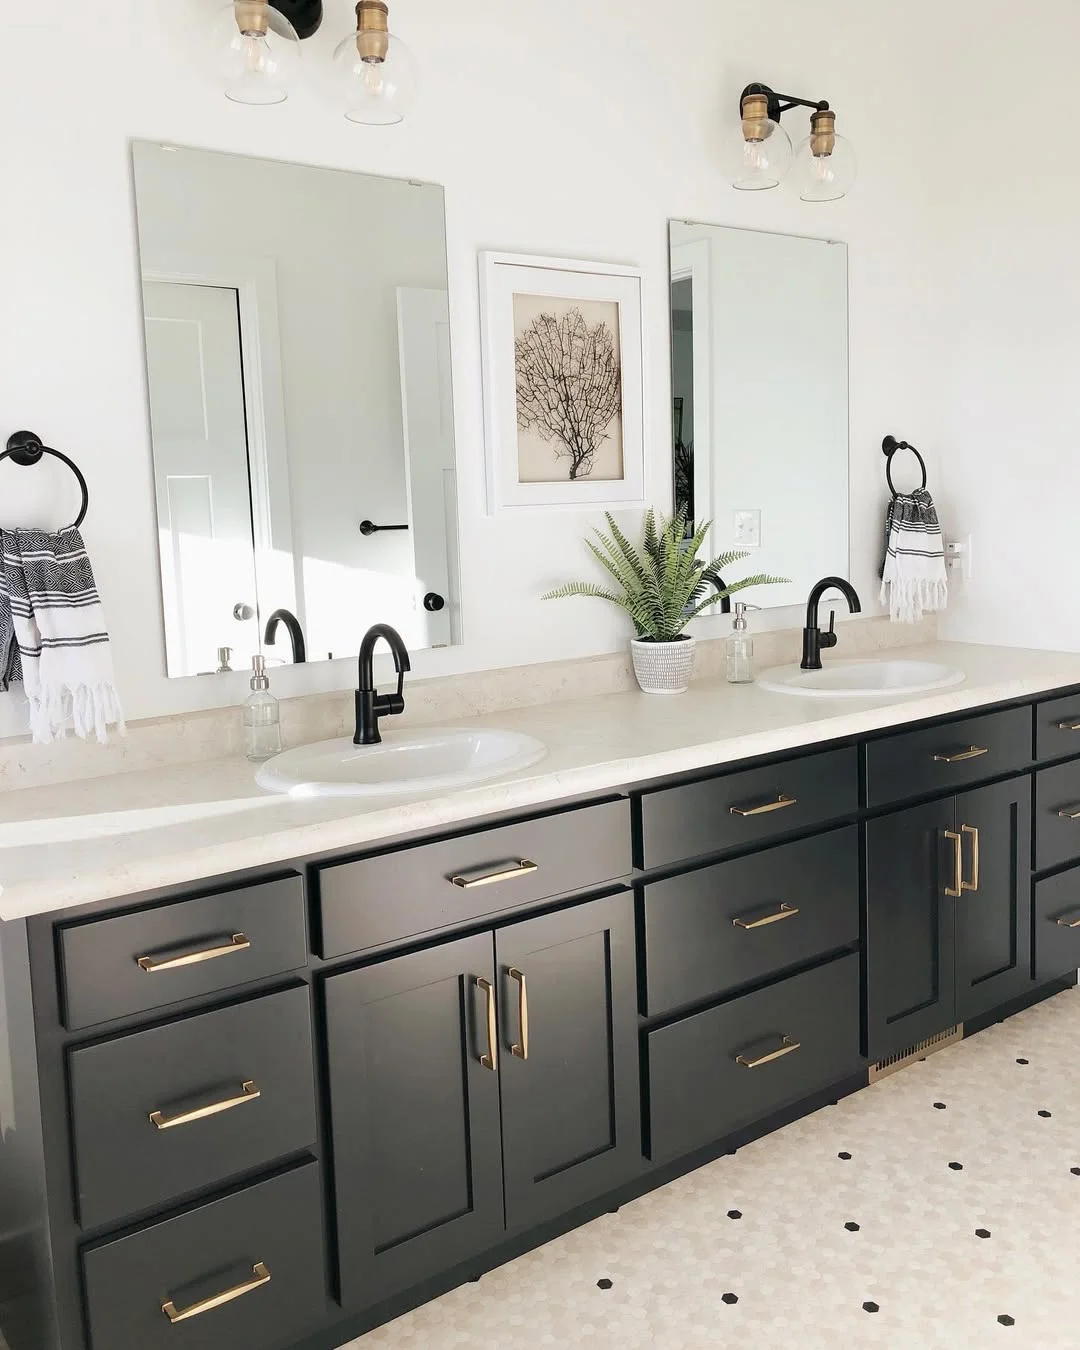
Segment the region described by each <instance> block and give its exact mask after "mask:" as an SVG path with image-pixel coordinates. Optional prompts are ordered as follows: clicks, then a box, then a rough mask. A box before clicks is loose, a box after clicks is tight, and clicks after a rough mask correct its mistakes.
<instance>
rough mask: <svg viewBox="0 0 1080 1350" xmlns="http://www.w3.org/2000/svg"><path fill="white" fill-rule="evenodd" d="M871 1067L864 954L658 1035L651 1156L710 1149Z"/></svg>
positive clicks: (651, 1043)
mask: <svg viewBox="0 0 1080 1350" xmlns="http://www.w3.org/2000/svg"><path fill="white" fill-rule="evenodd" d="M796 1046H797V1047H798V1048H797V1049H796V1048H795V1047H796ZM863 1063H864V1061H863V1060H862V1059H861V1057H860V1054H859V957H858V956H857V955H853V956H844V957H841V958H840V960H838V961H832V962H830V963H829V964H828V965H825V966H822V967H821V968H820V969H818V970H812V971H808V972H807V973H806V974H804V975H793V976H792V977H791V978H790V979H788V980H783V981H781V982H780V983H779V984H774V985H770V986H769V988H767V989H761V990H759V991H758V992H757V993H754V994H746V995H744V996H743V997H742V998H737V999H735V1000H733V1001H732V1002H731V1003H725V1004H724V1005H723V1006H722V1007H719V1008H713V1009H711V1010H710V1011H708V1012H703V1013H697V1014H696V1015H695V1016H693V1017H688V1018H686V1019H684V1020H683V1021H681V1022H675V1023H673V1024H672V1025H671V1026H668V1027H661V1028H660V1029H659V1030H657V1031H652V1032H650V1033H649V1036H648V1102H649V1127H650V1130H649V1141H650V1147H649V1156H650V1157H651V1158H653V1159H654V1160H662V1159H670V1158H677V1157H679V1156H680V1155H682V1154H685V1153H690V1152H692V1151H693V1150H694V1149H697V1148H703V1147H704V1146H705V1145H707V1144H711V1143H714V1142H716V1141H717V1140H720V1139H722V1138H723V1137H724V1136H725V1135H727V1134H730V1133H731V1132H732V1131H734V1130H737V1129H739V1128H741V1127H743V1126H746V1125H750V1124H752V1123H753V1122H754V1121H757V1120H761V1119H763V1118H764V1117H765V1116H767V1115H769V1114H770V1112H772V1111H775V1110H778V1109H779V1108H780V1107H781V1106H784V1105H785V1104H787V1103H790V1102H796V1101H798V1100H799V1099H800V1098H802V1097H807V1096H809V1095H810V1094H811V1093H812V1092H815V1091H817V1090H819V1089H821V1088H825V1087H828V1086H829V1085H830V1084H832V1083H836V1082H839V1081H840V1080H841V1079H843V1078H846V1077H847V1076H848V1075H850V1074H853V1073H856V1072H858V1070H859V1069H860V1068H861V1067H862V1065H863Z"/></svg>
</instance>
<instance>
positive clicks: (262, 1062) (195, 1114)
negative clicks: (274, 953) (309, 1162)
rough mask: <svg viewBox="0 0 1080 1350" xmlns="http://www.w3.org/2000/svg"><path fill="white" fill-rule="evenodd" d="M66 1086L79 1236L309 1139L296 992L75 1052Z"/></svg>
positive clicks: (307, 1040) (309, 1075)
mask: <svg viewBox="0 0 1080 1350" xmlns="http://www.w3.org/2000/svg"><path fill="white" fill-rule="evenodd" d="M69 1081H70V1091H71V1117H72V1133H73V1136H74V1143H75V1163H76V1182H77V1184H76V1189H77V1193H78V1198H79V1216H80V1220H81V1222H82V1225H83V1227H84V1228H86V1227H91V1226H96V1225H98V1224H103V1223H105V1222H107V1221H109V1220H111V1219H119V1218H122V1217H124V1216H125V1215H128V1214H136V1213H138V1212H140V1211H142V1210H147V1209H151V1208H154V1207H156V1206H158V1205H162V1204H164V1203H165V1202H166V1201H169V1200H172V1199H174V1198H177V1197H180V1196H182V1195H186V1194H190V1193H192V1192H194V1191H197V1190H200V1189H202V1188H203V1187H207V1186H211V1185H213V1184H214V1183H216V1182H219V1181H224V1180H225V1179H226V1178H228V1177H230V1176H233V1175H235V1174H237V1173H241V1172H246V1171H249V1170H252V1169H254V1168H257V1167H262V1166H265V1165H267V1164H269V1163H271V1162H274V1161H275V1160H277V1159H278V1158H283V1157H286V1156H288V1155H289V1154H291V1153H296V1152H299V1151H300V1150H301V1149H304V1148H307V1147H309V1146H310V1145H311V1144H313V1143H314V1142H315V1133H316V1126H315V1097H314V1091H315V1090H314V1071H313V1068H312V1050H311V1014H310V997H309V994H308V990H307V986H306V985H305V986H304V987H303V988H300V989H288V990H285V991H284V992H283V993H280V994H271V995H270V996H268V997H266V998H258V999H253V1000H251V1001H250V1002H248V1003H241V1004H238V1005H237V1006H236V1007H232V1008H223V1009H221V1010H220V1011H219V1012H211V1013H202V1014H200V1015H199V1016H197V1017H188V1018H185V1019H184V1020H183V1021H180V1022H171V1023H169V1024H168V1025H167V1026H162V1027H154V1028H152V1029H150V1030H147V1031H138V1032H135V1033H134V1034H133V1035H130V1036H121V1037H119V1038H117V1039H116V1040H112V1041H104V1042H102V1043H101V1044H99V1045H91V1046H86V1047H84V1048H82V1049H79V1050H75V1051H73V1052H72V1054H71V1056H70V1059H69ZM226 1103H228V1104H229V1105H227V1106H226ZM215 1106H216V1107H217V1108H218V1109H217V1110H216V1111H215V1112H214V1113H213V1114H210V1113H209V1112H208V1111H207V1108H212V1107H215ZM170 1122H172V1123H170Z"/></svg>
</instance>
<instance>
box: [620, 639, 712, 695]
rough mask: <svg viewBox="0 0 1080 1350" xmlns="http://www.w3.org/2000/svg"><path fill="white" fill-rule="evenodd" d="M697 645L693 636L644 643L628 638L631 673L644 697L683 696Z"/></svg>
mask: <svg viewBox="0 0 1080 1350" xmlns="http://www.w3.org/2000/svg"><path fill="white" fill-rule="evenodd" d="M696 647H697V643H696V641H695V640H694V638H692V637H683V638H676V640H675V641H674V642H647V641H646V640H645V639H643V638H631V640H630V652H631V655H632V656H633V658H634V674H635V675H636V676H637V682H638V684H640V685H641V689H642V692H643V693H645V694H685V693H686V691H687V689H688V688H689V686H690V676H691V675H692V674H693V670H694V651H695V649H696Z"/></svg>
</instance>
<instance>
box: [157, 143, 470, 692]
mask: <svg viewBox="0 0 1080 1350" xmlns="http://www.w3.org/2000/svg"><path fill="white" fill-rule="evenodd" d="M133 154H134V162H135V190H136V200H137V207H138V221H139V251H140V261H141V269H142V284H143V303H144V318H145V326H146V364H147V374H148V383H149V395H150V421H151V431H152V436H153V454H154V482H155V489H156V495H157V518H158V540H159V549H160V563H161V584H162V604H163V611H164V621H165V623H164V626H165V648H166V666H167V670H168V673H169V675H171V676H172V675H195V674H199V673H202V672H206V671H212V670H214V669H216V668H217V666H218V659H217V652H218V648H220V647H229V648H231V649H232V652H233V655H232V666H233V668H234V669H243V668H245V667H250V664H251V657H252V656H253V655H254V654H256V653H257V652H260V651H263V652H264V653H265V655H266V656H267V658H268V661H271V660H273V659H275V658H280V659H283V660H285V661H288V660H289V659H291V651H290V642H289V635H288V633H287V631H286V629H285V628H284V627H283V626H281V625H279V626H278V631H277V635H276V640H275V642H274V644H273V645H272V646H265V645H264V634H265V630H266V625H267V621H268V620H269V619H270V618H271V617H272V616H273V615H274V613H275V612H276V611H278V610H286V611H289V613H290V614H292V615H295V617H296V619H297V620H298V621H299V624H300V626H301V629H302V631H303V635H304V638H305V646H306V654H307V659H309V660H326V659H327V658H329V657H331V656H347V655H353V654H355V653H356V652H357V650H358V649H359V645H360V640H361V638H362V636H363V634H364V632H365V631H366V629H367V628H368V627H369V626H370V625H371V624H372V623H376V622H387V623H391V624H393V625H394V627H395V628H397V629H398V630H399V631H400V633H401V635H402V637H403V638H404V639H405V641H406V643H407V645H408V646H409V647H411V648H413V649H416V648H419V647H432V646H445V645H447V644H450V643H453V642H458V641H460V632H459V623H460V605H459V600H458V581H457V500H456V490H455V457H454V430H453V426H454V424H453V404H452V396H451V382H450V325H449V313H448V305H447V279H446V228H445V216H444V209H443V193H442V189H441V188H439V187H436V186H433V185H431V184H420V183H411V182H405V181H399V180H396V179H388V178H376V177H372V176H370V175H365V174H355V173H347V172H343V171H340V170H335V169H319V168H311V167H307V166H303V165H297V164H283V163H278V162H275V161H269V160H259V159H249V158H245V157H242V156H238V155H227V154H218V153H215V152H211V151H205V150H189V149H185V148H183V147H179V146H172V145H160V144H157V143H149V142H139V143H136V144H135V146H134V147H133Z"/></svg>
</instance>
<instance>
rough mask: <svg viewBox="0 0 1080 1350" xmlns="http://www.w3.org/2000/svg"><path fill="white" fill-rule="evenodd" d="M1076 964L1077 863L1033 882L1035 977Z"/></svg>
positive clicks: (1079, 941)
mask: <svg viewBox="0 0 1080 1350" xmlns="http://www.w3.org/2000/svg"><path fill="white" fill-rule="evenodd" d="M1074 925H1075V927H1074ZM1078 967H1080V867H1074V868H1073V869H1072V871H1070V872H1059V873H1058V875H1057V876H1056V877H1047V878H1046V880H1045V881H1038V882H1036V883H1035V978H1036V980H1038V981H1042V980H1052V979H1055V978H1056V977H1057V976H1058V975H1068V974H1070V973H1071V972H1072V971H1074V970H1076V969H1077V968H1078Z"/></svg>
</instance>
